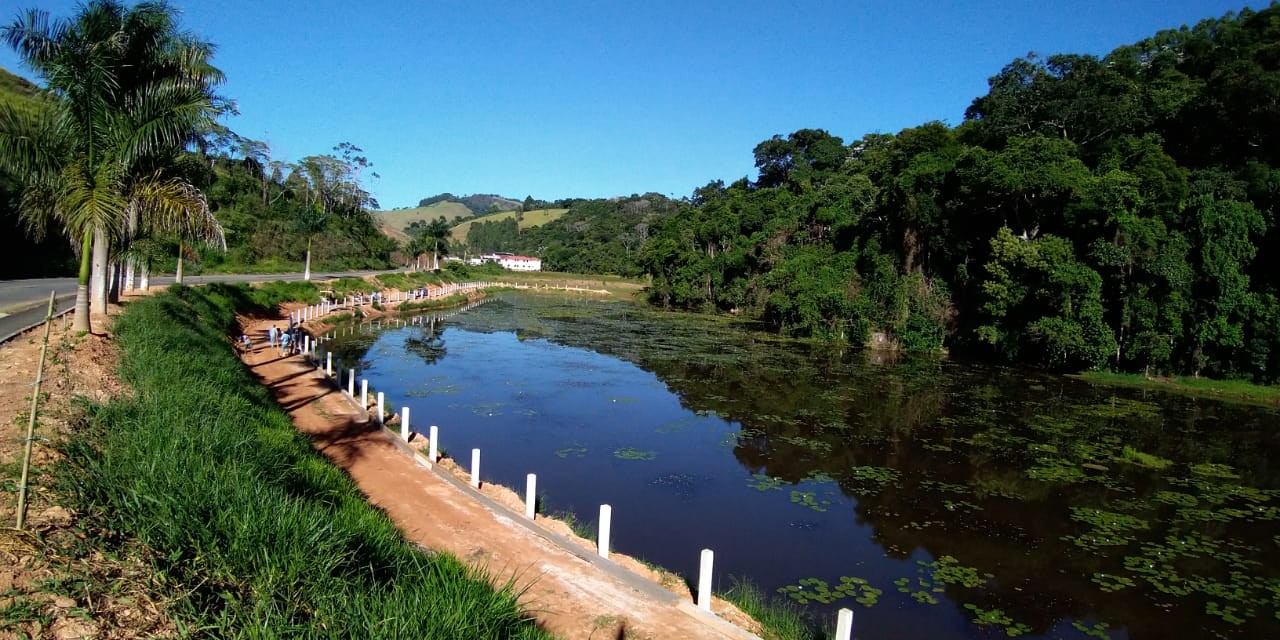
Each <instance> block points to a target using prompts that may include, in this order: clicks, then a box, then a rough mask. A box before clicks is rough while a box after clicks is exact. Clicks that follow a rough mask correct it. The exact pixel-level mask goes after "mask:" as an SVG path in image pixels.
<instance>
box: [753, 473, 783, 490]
mask: <svg viewBox="0 0 1280 640" xmlns="http://www.w3.org/2000/svg"><path fill="white" fill-rule="evenodd" d="M784 484H786V483H785V482H783V481H782V479H781V478H774V477H771V476H767V475H765V474H763V473H753V474H751V478H750V479H749V480H747V486H748V487H751V488H752V489H755V490H756V491H782V485H784Z"/></svg>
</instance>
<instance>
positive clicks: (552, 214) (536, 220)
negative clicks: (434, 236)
mask: <svg viewBox="0 0 1280 640" xmlns="http://www.w3.org/2000/svg"><path fill="white" fill-rule="evenodd" d="M567 211H568V209H534V210H533V211H526V212H524V215H523V216H522V217H521V219H520V228H521V229H528V228H529V227H538V226H541V225H544V224H546V223H548V222H551V221H552V220H555V219H557V218H559V217H560V216H563V215H564V214H565V212H567ZM516 213H517V212H515V211H500V212H498V213H491V214H489V215H487V216H481V217H479V218H476V219H475V220H468V221H466V222H463V223H462V224H459V225H458V226H456V227H454V228H453V229H452V230H451V231H449V236H450V237H452V238H453V239H454V240H456V241H458V242H466V241H467V231H470V230H471V225H472V224H474V223H476V222H499V221H502V220H506V219H507V218H514V217H515V215H516Z"/></svg>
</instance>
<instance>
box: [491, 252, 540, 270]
mask: <svg viewBox="0 0 1280 640" xmlns="http://www.w3.org/2000/svg"><path fill="white" fill-rule="evenodd" d="M498 264H499V265H501V266H502V268H503V269H510V270H511V271H542V259H541V258H530V257H528V256H513V255H506V254H504V255H500V256H498Z"/></svg>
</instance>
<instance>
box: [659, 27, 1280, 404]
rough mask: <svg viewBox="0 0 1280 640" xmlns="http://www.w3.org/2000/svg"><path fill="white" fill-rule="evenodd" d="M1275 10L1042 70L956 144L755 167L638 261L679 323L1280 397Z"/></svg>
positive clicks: (1020, 67) (785, 142)
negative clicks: (705, 319)
mask: <svg viewBox="0 0 1280 640" xmlns="http://www.w3.org/2000/svg"><path fill="white" fill-rule="evenodd" d="M1278 137H1280V6H1277V5H1275V4H1272V5H1271V6H1270V7H1268V8H1267V9H1264V10H1261V11H1256V12H1255V11H1250V10H1245V11H1242V12H1240V13H1239V14H1228V15H1226V16H1224V17H1222V18H1217V19H1208V20H1204V21H1202V22H1200V23H1199V24H1197V25H1195V26H1194V27H1182V28H1179V29H1174V30H1167V31H1162V32H1160V33H1157V34H1156V35H1154V36H1152V37H1150V38H1147V39H1144V40H1142V41H1140V42H1137V43H1134V44H1132V45H1127V46H1122V47H1119V48H1117V49H1115V50H1114V51H1112V52H1111V53H1109V54H1107V55H1105V56H1102V57H1096V56H1091V55H1072V54H1063V55H1052V56H1048V57H1039V56H1035V55H1029V56H1027V57H1025V58H1019V59H1016V60H1014V61H1012V62H1011V63H1009V64H1008V65H1007V66H1005V67H1004V68H1003V69H1001V70H1000V72H999V73H998V74H996V75H995V76H993V77H992V78H990V81H989V91H988V92H987V94H986V95H984V96H981V97H978V98H977V99H975V100H974V101H973V102H972V104H971V106H970V107H969V108H968V110H967V111H966V113H965V118H964V120H963V122H961V123H960V124H958V125H956V126H950V125H948V124H945V123H942V122H927V123H924V124H921V125H919V126H916V127H912V128H908V129H904V130H902V131H900V132H898V133H897V134H882V133H875V134H869V135H865V136H863V137H862V138H860V139H858V140H853V141H851V142H847V143H846V142H845V141H844V140H842V139H841V138H839V137H837V136H833V135H831V134H830V133H828V132H827V131H824V130H820V129H801V130H798V131H795V132H793V133H791V134H789V135H786V136H785V137H784V136H774V137H773V138H771V139H769V140H765V141H763V142H761V143H760V144H759V145H758V146H756V147H755V149H754V155H755V166H756V168H757V169H758V175H757V176H756V178H755V179H754V180H750V179H746V178H744V179H741V180H738V181H736V182H733V183H731V184H725V183H724V182H722V181H715V182H712V183H710V184H708V185H706V186H704V187H701V188H699V189H696V190H695V191H694V193H693V196H692V197H691V198H689V199H687V200H686V201H684V202H682V203H681V204H680V210H679V212H678V213H677V214H675V215H670V216H666V217H663V218H662V220H661V221H660V222H659V223H658V224H656V225H655V226H654V227H653V228H652V229H651V231H650V233H651V237H650V238H649V239H648V240H647V241H646V242H645V243H644V244H643V245H642V246H641V247H640V249H639V253H640V257H639V260H640V262H641V264H642V265H643V268H644V270H645V271H646V272H647V273H648V274H649V275H650V276H651V277H652V286H651V287H650V290H649V291H650V297H651V300H652V302H653V303H655V304H658V305H662V306H665V307H673V308H683V309H690V310H700V311H718V312H732V313H738V314H743V315H744V316H746V317H751V318H756V319H758V320H760V321H762V322H763V323H765V324H767V325H768V326H769V327H771V328H773V329H774V330H777V331H779V332H783V333H785V334H788V335H794V336H813V337H820V338H828V339H836V340H848V341H852V342H855V343H864V342H867V341H868V340H872V339H874V340H875V341H877V342H882V343H888V344H890V345H896V346H898V347H901V348H903V349H906V350H912V351H940V350H943V349H946V350H949V351H951V352H952V353H960V354H964V355H967V356H969V357H978V358H983V359H997V360H1002V361H1007V362H1017V363H1025V364H1031V365H1036V366H1041V367H1046V368H1051V369H1055V370H1084V369H1095V368H1112V369H1116V370H1122V371H1134V372H1145V373H1149V374H1169V373H1177V374H1192V375H1209V376H1215V377H1230V378H1247V379H1252V380H1255V381H1259V382H1268V383H1270V382H1275V381H1276V380H1277V379H1278V378H1280V302H1278V301H1277V294H1278V290H1277V289H1278V285H1280V269H1277V267H1278V266H1280V264H1277V261H1280V246H1278V240H1280V237H1278V233H1280V230H1278V229H1277V224H1276V207H1277V198H1280V139H1278Z"/></svg>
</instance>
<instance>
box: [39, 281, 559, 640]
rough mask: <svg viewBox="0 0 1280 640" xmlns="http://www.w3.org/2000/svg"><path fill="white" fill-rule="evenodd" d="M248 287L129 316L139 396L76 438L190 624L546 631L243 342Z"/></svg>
mask: <svg viewBox="0 0 1280 640" xmlns="http://www.w3.org/2000/svg"><path fill="white" fill-rule="evenodd" d="M253 298H254V296H253V294H252V293H251V292H250V291H249V290H248V289H247V288H245V287H233V286H227V285H223V286H211V287H205V288H202V289H201V290H196V289H190V288H183V287H175V288H171V289H170V290H168V291H166V292H165V293H163V294H161V295H157V296H154V297H151V298H148V299H144V300H141V301H138V302H135V303H133V304H131V305H130V306H129V307H128V308H127V309H126V311H125V313H124V314H123V315H122V316H120V318H119V319H118V320H117V322H116V325H115V333H116V338H117V340H118V343H119V345H120V347H121V350H122V362H121V365H120V374H121V376H122V378H123V379H124V380H125V381H126V382H128V383H129V384H130V385H131V386H132V387H133V389H134V390H135V394H134V395H133V397H129V398H123V399H119V400H116V401H113V402H111V403H110V404H108V405H106V406H99V407H94V408H93V409H92V410H91V412H90V419H89V425H88V426H87V428H86V429H85V430H83V431H82V432H79V433H77V434H75V435H74V436H73V437H72V439H71V440H69V441H68V442H67V443H65V445H64V447H65V450H66V453H67V462H66V463H65V464H64V466H63V468H62V469H61V473H60V475H61V477H62V479H63V480H64V482H63V487H64V488H65V489H66V490H67V491H69V492H70V493H71V495H73V497H74V499H75V501H76V503H77V505H76V506H78V507H79V508H80V509H81V511H82V512H83V513H85V514H86V516H87V517H89V518H92V519H93V520H94V521H96V522H97V523H98V524H99V525H101V526H102V527H103V528H104V529H106V530H111V531H115V532H118V533H120V534H122V535H124V536H126V537H128V538H132V539H135V540H137V541H138V542H140V543H142V544H144V545H146V546H147V547H149V548H150V549H151V550H152V551H153V552H154V553H153V554H152V556H153V558H154V560H153V562H154V564H155V566H154V575H155V576H156V581H157V582H158V583H159V584H160V585H161V587H162V588H164V589H168V590H169V591H170V593H169V594H166V595H169V596H171V597H172V598H173V600H174V601H175V605H174V607H175V609H174V611H173V612H172V613H173V615H174V616H175V618H176V621H177V622H178V624H179V625H180V627H181V629H180V631H181V632H182V633H183V635H197V636H211V637H219V638H220V637H237V638H270V637H283V636H289V637H369V638H440V639H452V638H543V637H546V636H545V634H543V632H541V631H540V630H538V629H537V628H536V627H535V626H534V625H533V623H532V622H531V621H530V620H528V619H527V618H526V617H525V616H524V615H523V614H522V612H521V610H520V608H519V606H518V604H517V602H516V597H517V595H518V594H516V593H514V592H513V591H512V590H511V589H510V588H509V587H508V588H504V589H500V590H497V591H495V590H494V589H493V588H491V587H490V586H489V585H488V584H487V583H486V582H485V581H484V579H483V576H480V575H477V574H476V573H475V572H474V571H471V570H469V569H467V568H466V567H465V566H464V565H462V564H461V563H460V562H459V561H458V560H457V559H455V558H453V557H452V556H449V555H444V554H423V553H421V552H420V551H418V550H417V549H415V548H414V547H413V546H412V545H411V544H410V543H408V542H407V541H406V540H405V539H404V538H403V537H402V536H401V535H400V533H399V532H398V531H397V530H396V529H395V527H394V526H393V525H392V524H391V522H390V521H389V520H388V519H387V518H386V517H385V515H384V514H383V513H382V512H380V511H378V510H377V509H374V508H373V507H371V506H370V505H369V504H368V503H367V502H365V500H364V498H363V497H362V495H361V494H360V492H359V490H358V489H357V488H356V487H355V485H354V484H353V483H352V482H351V480H350V479H349V478H348V477H347V476H346V475H345V474H344V473H343V472H342V471H340V470H339V469H338V468H337V467H335V466H333V465H331V464H330V463H328V462H327V461H326V460H325V459H324V458H322V457H320V456H319V454H317V453H315V452H314V451H313V450H312V448H311V446H310V444H309V442H308V441H307V439H306V438H305V437H304V436H302V435H301V434H299V432H298V431H297V430H296V429H294V427H293V425H292V424H291V423H290V420H289V417H288V416H287V415H286V414H285V413H284V412H283V411H282V410H281V409H280V408H279V406H278V405H277V404H276V403H275V401H274V400H273V398H272V397H271V396H270V394H269V393H268V391H267V390H266V389H265V388H264V387H262V386H261V385H259V384H258V383H257V382H256V381H255V380H254V379H253V378H252V377H251V376H250V374H249V373H248V372H247V371H246V370H245V368H244V367H243V366H242V365H241V364H240V362H239V361H237V360H236V358H235V356H234V355H233V354H232V351H231V350H230V349H228V348H227V347H226V339H225V338H226V334H227V332H228V331H229V330H230V329H231V327H232V323H233V320H234V315H233V314H234V310H235V309H236V308H237V306H239V305H243V304H256V302H255V300H254V299H253Z"/></svg>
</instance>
